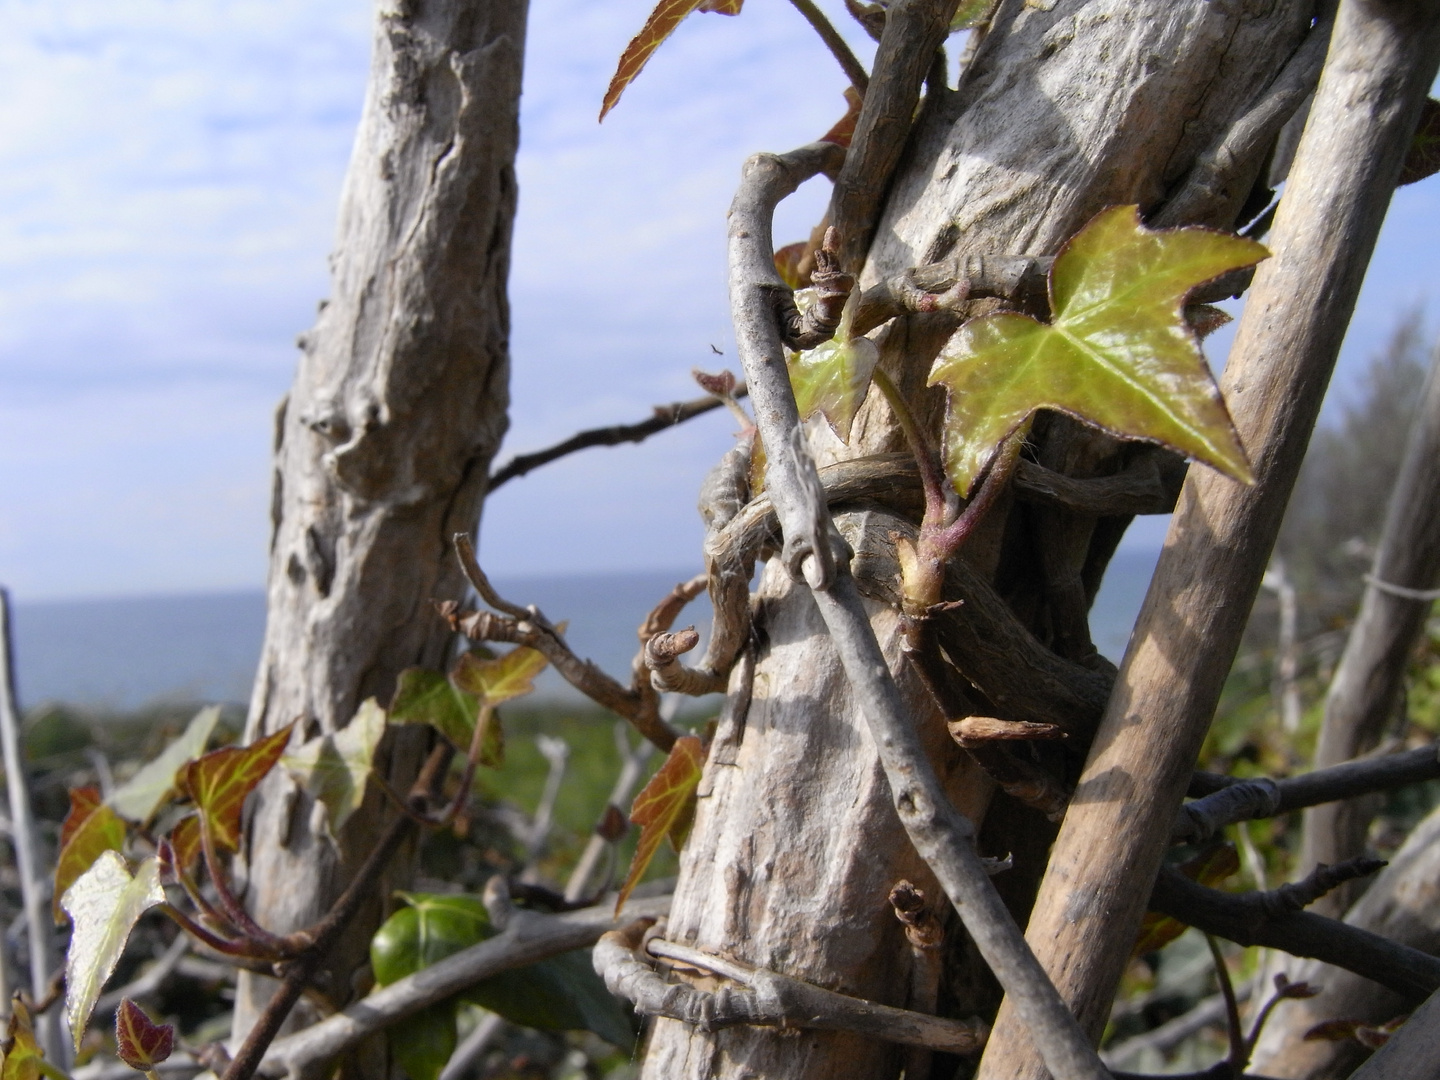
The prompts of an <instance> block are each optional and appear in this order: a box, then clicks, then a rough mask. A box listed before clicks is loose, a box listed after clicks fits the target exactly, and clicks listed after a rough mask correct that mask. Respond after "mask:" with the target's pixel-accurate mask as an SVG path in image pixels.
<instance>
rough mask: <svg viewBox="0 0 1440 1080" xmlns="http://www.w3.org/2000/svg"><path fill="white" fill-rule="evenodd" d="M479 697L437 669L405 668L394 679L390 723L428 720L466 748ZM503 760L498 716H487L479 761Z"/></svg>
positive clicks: (494, 762)
mask: <svg viewBox="0 0 1440 1080" xmlns="http://www.w3.org/2000/svg"><path fill="white" fill-rule="evenodd" d="M480 705H481V702H480V698H479V697H477V696H476V695H475V694H471V693H467V692H466V691H464V690H460V689H458V688H456V686H455V684H454V683H452V682H451V681H450V680H449V679H448V678H446V677H445V676H444V675H441V674H440V672H438V671H429V670H427V669H425V668H406V669H405V670H404V671H402V672H401V673H400V678H399V679H398V680H397V681H396V683H395V697H394V699H393V700H392V701H391V702H390V722H391V723H393V724H429V725H430V726H431V727H433V728H435V730H436V731H438V732H440V734H441V735H444V736H445V738H447V739H449V740H450V742H451V743H452V744H453V745H454V746H455V747H457V748H458V749H459V750H460V751H461V753H464V752H466V751H467V750H469V748H470V740H471V737H472V736H473V735H474V733H475V721H476V719H477V718H478V717H479V715H480ZM504 760H505V733H504V731H503V730H502V729H501V727H500V718H499V717H498V716H492V717H490V722H489V726H488V727H487V729H486V731H485V743H484V745H483V746H482V747H481V748H480V764H481V765H489V766H490V767H492V768H497V767H499V766H500V765H501V764H502V763H503V762H504Z"/></svg>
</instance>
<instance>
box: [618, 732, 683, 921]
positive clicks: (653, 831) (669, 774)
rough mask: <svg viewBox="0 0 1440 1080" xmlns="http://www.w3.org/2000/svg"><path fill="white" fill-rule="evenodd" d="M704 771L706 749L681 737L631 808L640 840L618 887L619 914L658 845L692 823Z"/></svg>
mask: <svg viewBox="0 0 1440 1080" xmlns="http://www.w3.org/2000/svg"><path fill="white" fill-rule="evenodd" d="M704 768H705V748H704V746H702V745H701V743H700V740H699V739H697V738H696V737H695V736H694V735H684V736H681V737H680V738H678V739H676V740H675V745H674V746H673V747H671V748H670V756H669V757H667V758H666V759H665V764H663V765H661V766H660V768H659V769H658V770H657V771H656V773H655V775H654V776H652V777H651V778H650V782H649V783H648V784H646V785H645V787H644V789H643V790H642V791H641V792H640V794H639V795H637V796H635V804H634V805H633V806H631V807H630V820H631V821H632V822H634V823H635V824H636V825H639V826H640V840H639V842H638V843H637V844H636V845H635V857H634V858H633V859H631V860H630V872H629V873H628V874H626V875H625V884H624V885H622V886H621V887H620V896H619V899H617V900H616V901H615V911H616V913H617V914H618V913H619V911H620V909H621V908H622V907H624V906H625V900H626V898H627V897H628V896H629V895H630V891H631V890H632V889H634V888H635V886H636V885H637V884H638V883H639V881H640V878H641V877H642V876H644V874H645V869H646V867H648V866H649V865H650V860H651V859H653V858H654V857H655V852H656V851H657V850H658V849H659V847H660V842H661V841H662V840H664V839H665V838H666V837H667V836H669V835H670V833H671V831H672V830H673V831H675V832H676V833H677V834H678V835H679V836H680V837H681V839H682V841H683V836H684V834H685V833H688V831H689V828H690V824H691V823H692V822H693V821H694V820H695V799H696V791H697V790H698V789H699V787H700V773H701V772H702V770H703V769H704Z"/></svg>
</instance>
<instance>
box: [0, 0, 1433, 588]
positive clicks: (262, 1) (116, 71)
mask: <svg viewBox="0 0 1440 1080" xmlns="http://www.w3.org/2000/svg"><path fill="white" fill-rule="evenodd" d="M829 6H831V7H834V8H837V9H838V7H839V5H838V4H836V3H830V4H829ZM646 10H647V0H612V2H609V3H604V4H594V3H582V2H579V0H532V15H531V36H530V41H529V49H528V54H527V61H526V63H527V71H526V80H525V95H524V100H523V113H522V121H521V122H522V139H523V150H522V154H521V160H520V163H519V171H520V182H521V204H520V217H519V221H518V224H517V236H516V253H515V264H514V279H513V283H512V296H513V303H514V342H513V349H514V354H515V370H516V374H515V382H514V400H513V407H512V427H511V432H510V436H509V438H508V440H507V444H506V454H508V453H510V452H515V451H520V450H526V449H534V448H536V447H538V446H542V445H545V444H547V443H549V442H551V441H554V440H556V439H559V438H563V437H564V436H565V435H568V434H570V433H571V432H572V431H574V430H576V429H579V428H583V427H588V426H593V425H597V424H605V423H614V422H619V421H626V420H631V419H638V418H640V417H641V416H643V415H645V414H646V413H647V412H648V410H649V406H650V405H652V404H654V403H658V402H664V401H670V400H675V399H677V398H684V397H690V396H693V394H694V387H693V384H692V383H691V382H690V380H689V374H688V373H689V370H690V368H691V367H693V366H697V365H699V366H714V365H715V364H716V363H718V362H719V361H718V359H717V358H716V357H715V356H714V355H713V353H712V352H711V346H712V345H714V346H716V347H718V348H721V349H723V350H724V351H725V352H726V354H727V357H726V359H727V360H728V361H730V362H733V356H734V352H733V348H732V347H731V343H730V334H729V328H728V319H727V316H726V311H725V303H724V267H723V243H724V213H725V207H726V205H727V204H728V202H729V199H730V195H731V193H732V191H733V187H734V182H735V179H736V175H737V170H738V166H739V163H740V162H741V161H742V160H743V158H744V157H745V156H746V155H747V154H749V153H751V152H753V151H755V150H761V149H786V148H789V147H791V146H794V145H797V144H799V143H801V142H805V141H807V140H809V139H810V138H813V137H814V136H815V135H816V134H818V133H819V132H821V131H824V130H825V129H826V128H827V127H828V126H829V125H830V123H831V122H832V121H833V120H834V119H835V118H836V117H837V116H838V114H839V112H840V111H841V109H842V102H841V96H840V93H841V89H842V86H843V82H842V79H841V77H840V76H839V74H838V72H837V71H836V70H835V69H834V65H833V62H832V61H831V60H830V59H829V57H828V55H827V54H825V53H824V52H823V50H822V49H821V47H820V46H819V45H818V43H817V42H816V41H815V40H814V38H813V35H812V33H811V31H810V30H809V28H808V27H807V26H806V25H805V24H804V23H803V22H802V21H801V20H800V18H799V16H798V15H796V13H795V12H794V10H793V9H792V8H791V7H790V6H789V5H788V4H786V3H784V2H783V0H751V2H750V4H749V5H748V6H747V8H746V10H745V13H744V14H743V15H742V16H741V17H739V18H737V19H726V18H721V17H717V16H709V15H703V16H696V17H693V18H692V19H690V20H689V21H687V23H686V24H684V25H683V26H682V27H681V29H680V31H679V32H678V34H677V35H676V37H675V39H673V40H672V41H671V42H669V43H667V44H666V46H665V47H664V48H663V49H661V50H660V52H659V53H658V54H657V56H656V57H655V59H654V60H653V61H652V62H651V64H650V65H649V67H648V68H647V69H646V70H645V72H644V74H643V75H642V76H641V78H640V79H639V80H638V82H637V83H636V84H635V85H634V86H633V87H632V88H631V89H630V90H629V91H628V92H627V94H626V97H625V99H624V101H622V103H621V104H620V106H619V107H618V108H617V109H616V111H615V112H613V113H612V114H611V115H610V117H608V118H607V120H606V122H605V124H604V125H603V126H600V125H597V124H596V123H595V114H596V112H597V111H598V104H599V101H600V97H601V94H602V93H603V91H604V87H605V84H606V82H607V80H608V78H609V75H610V72H611V70H612V69H613V65H614V62H615V58H616V57H617V56H618V54H619V52H620V50H621V49H622V48H623V47H624V44H625V42H626V41H627V40H628V39H629V37H630V36H631V35H632V34H633V33H634V32H635V30H636V29H637V28H638V27H639V26H640V24H641V23H642V22H643V20H644V17H645V14H646ZM370 17H371V10H370V4H369V3H368V0H199V2H197V0H0V583H3V584H6V585H8V586H10V587H11V588H12V589H13V590H14V591H15V593H16V594H17V595H18V596H19V597H20V598H21V599H24V600H36V599H42V598H51V597H82V596H99V595H123V594H137V593H152V592H185V591H196V590H215V589H237V588H252V587H258V586H259V585H260V584H261V583H262V582H263V580H264V574H265V544H266V530H267V512H266V507H267V503H268V469H267V458H268V440H269V432H270V423H271V421H270V416H271V412H272V410H273V407H274V405H275V402H276V401H277V400H278V398H279V397H280V395H281V394H282V393H283V392H284V390H285V388H286V386H287V385H288V383H289V381H290V377H291V374H292V372H293V368H294V359H295V353H294V348H293V340H294V338H295V335H296V334H297V333H299V332H300V331H302V330H304V329H305V328H306V327H307V326H308V325H309V324H310V322H311V320H312V317H313V313H314V309H315V303H316V302H317V301H318V300H320V299H321V298H322V297H323V296H324V295H325V293H326V288H327V283H326V277H325V255H326V254H327V252H328V249H329V244H330V240H331V236H332V232H333V227H334V218H335V206H336V200H337V198H338V193H339V187H340V182H341V179H342V177H343V174H344V169H345V164H346V160H347V158H348V154H349V148H350V142H351V138H352V135H353V132H354V129H355V124H356V121H357V119H358V115H359V108H360V102H361V97H362V94H363V90H364V83H365V75H366V68H367V63H368V54H369V29H370ZM824 194H825V193H824V191H823V190H821V188H820V187H819V186H812V187H811V189H810V190H808V191H802V192H801V194H800V195H799V196H797V197H796V199H794V200H791V202H790V203H789V204H787V205H786V206H785V207H782V213H781V220H780V224H779V226H778V227H777V239H780V240H782V241H784V240H790V239H799V238H801V237H802V236H803V235H804V233H805V231H806V230H807V229H808V226H809V224H810V223H811V222H812V221H813V220H814V219H815V218H816V217H817V216H818V213H819V208H820V206H821V205H822V203H823V199H824ZM561 258H563V259H564V260H565V263H566V267H567V269H566V271H565V277H566V279H567V281H574V280H577V279H578V280H580V281H583V282H584V283H585V287H584V288H583V289H582V290H580V295H579V297H578V298H577V297H576V294H575V292H574V291H573V290H571V289H569V288H567V289H566V303H565V305H564V307H563V308H562V307H557V306H556V302H555V296H554V290H553V283H554V280H555V275H556V270H555V267H556V262H557V260H559V259H561ZM1419 302H1424V303H1428V305H1429V307H1430V309H1431V311H1432V312H1440V183H1437V180H1434V179H1432V180H1430V181H1426V182H1424V183H1422V184H1419V185H1415V186H1414V187H1412V188H1408V189H1405V190H1404V191H1402V192H1401V193H1400V194H1399V195H1398V196H1397V199H1396V203H1395V205H1394V208H1393V209H1392V212H1391V220H1390V222H1389V224H1388V225H1387V228H1386V232H1385V235H1384V237H1383V239H1382V244H1381V251H1380V253H1379V255H1378V256H1377V260H1376V263H1375V265H1374V266H1373V267H1372V271H1371V275H1370V279H1369V281H1368V282H1367V286H1366V293H1365V296H1364V298H1363V299H1362V303H1361V310H1360V312H1359V315H1358V316H1357V319H1356V321H1355V325H1354V327H1353V328H1352V332H1351V335H1350V339H1349V340H1348V341H1347V343H1346V350H1345V356H1344V359H1343V360H1342V365H1343V366H1342V378H1341V381H1340V385H1339V392H1341V393H1343V392H1344V388H1345V386H1346V384H1347V381H1348V380H1349V379H1350V378H1351V377H1353V373H1354V371H1355V370H1356V369H1357V368H1358V367H1359V366H1360V364H1361V362H1362V361H1363V358H1364V357H1365V356H1366V355H1367V353H1369V352H1370V351H1373V350H1374V349H1376V348H1378V347H1379V346H1380V345H1381V344H1382V343H1383V340H1384V338H1385V336H1386V334H1387V333H1388V330H1389V328H1390V327H1391V326H1392V325H1393V323H1394V322H1395V320H1396V318H1397V317H1398V315H1399V314H1400V313H1401V312H1403V311H1404V310H1406V309H1408V308H1409V307H1411V306H1413V305H1414V304H1416V303H1419ZM1432 322H1433V320H1432ZM732 426H733V425H732V423H731V421H729V420H728V419H727V418H725V417H723V416H719V415H716V416H712V417H709V418H707V419H705V420H702V421H698V422H696V423H694V424H692V425H691V426H690V427H688V428H686V429H682V430H680V431H677V432H672V433H669V434H667V435H664V436H661V437H659V438H657V439H655V440H652V441H651V442H650V443H649V444H647V445H646V446H644V447H641V448H624V449H614V450H599V451H592V452H590V453H589V454H587V455H582V456H579V457H576V458H572V459H570V460H569V461H567V462H564V463H561V464H557V465H554V466H551V467H549V468H548V469H546V470H544V471H542V472H540V473H536V474H534V475H533V476H532V477H530V478H526V479H524V480H521V481H517V482H515V483H513V484H512V485H510V486H508V487H507V488H506V489H504V490H503V491H501V492H500V493H499V494H497V496H496V497H495V499H494V500H493V501H492V502H491V504H490V506H489V508H488V509H487V513H486V522H485V526H484V533H483V541H482V545H483V551H484V557H485V559H486V562H487V564H488V565H489V566H490V567H491V568H492V569H493V570H494V571H496V572H498V573H502V574H518V573H526V574H529V573H543V572H547V571H556V572H559V571H576V570H606V569H642V568H645V569H648V568H666V569H669V568H684V567H688V566H691V565H698V544H699V537H700V530H699V524H698V519H697V518H696V515H695V513H694V510H693V504H694V493H695V489H696V485H697V484H698V482H699V479H700V477H701V475H702V474H703V472H704V470H705V469H706V468H707V467H708V465H709V464H710V463H711V462H712V461H714V460H715V458H717V457H718V456H719V454H720V453H722V452H723V450H724V449H725V448H726V446H727V445H728V440H729V433H730V431H731V429H732ZM502 456H505V455H502ZM1155 538H1156V530H1155V529H1154V528H1152V529H1151V530H1149V532H1148V533H1146V534H1145V536H1142V537H1139V538H1137V542H1142V543H1143V542H1154V540H1155Z"/></svg>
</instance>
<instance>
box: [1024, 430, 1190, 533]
mask: <svg viewBox="0 0 1440 1080" xmlns="http://www.w3.org/2000/svg"><path fill="white" fill-rule="evenodd" d="M1185 471H1186V469H1185V462H1184V461H1183V460H1181V459H1180V458H1179V457H1178V456H1177V455H1175V454H1173V453H1171V452H1170V451H1168V450H1162V449H1160V448H1159V447H1156V448H1154V449H1153V450H1151V451H1150V452H1148V453H1144V454H1141V455H1140V456H1139V457H1138V458H1136V459H1135V460H1134V461H1132V462H1131V463H1130V464H1129V465H1127V466H1126V467H1125V468H1124V469H1123V470H1122V471H1120V472H1118V473H1116V474H1114V475H1113V476H1097V477H1093V478H1089V479H1084V480H1077V479H1076V478H1074V477H1071V476H1065V475H1064V474H1062V473H1057V472H1053V471H1052V470H1050V469H1047V468H1045V467H1044V466H1043V465H1037V464H1036V463H1035V462H1033V461H1027V460H1026V459H1024V458H1021V459H1020V461H1019V462H1018V464H1017V465H1016V467H1015V476H1014V478H1013V479H1012V480H1011V481H1010V487H1011V490H1012V491H1014V492H1015V497H1016V498H1017V499H1019V500H1020V501H1021V502H1029V503H1039V504H1041V505H1044V506H1058V507H1061V508H1063V509H1066V510H1072V511H1074V512H1075V513H1077V514H1085V515H1087V516H1090V517H1128V516H1130V515H1132V514H1168V513H1170V512H1171V511H1172V510H1174V509H1175V500H1176V499H1177V498H1178V497H1179V495H1180V484H1181V483H1182V482H1183V481H1184V479H1185Z"/></svg>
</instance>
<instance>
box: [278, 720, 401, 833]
mask: <svg viewBox="0 0 1440 1080" xmlns="http://www.w3.org/2000/svg"><path fill="white" fill-rule="evenodd" d="M384 735H385V710H384V709H382V708H380V705H379V703H378V702H377V701H376V700H375V699H374V698H367V699H366V700H365V701H364V703H362V704H361V706H360V708H359V709H357V710H356V711H355V716H354V718H353V719H352V720H351V721H350V723H348V724H346V725H345V726H344V727H343V728H341V729H340V730H339V731H337V732H335V733H334V734H325V735H320V736H317V737H316V738H314V739H311V740H310V741H309V742H307V743H304V744H302V745H301V746H300V748H299V749H298V750H296V751H295V752H294V753H292V754H286V755H285V756H284V757H282V758H281V759H280V760H281V762H282V763H283V764H284V765H285V768H286V769H287V770H289V772H290V775H291V776H293V777H294V778H295V782H296V783H298V784H300V785H301V786H302V787H303V788H304V789H305V790H306V791H308V792H309V793H310V794H311V795H313V796H314V797H315V798H317V799H319V800H320V801H321V802H323V803H324V804H325V813H326V817H327V819H328V820H329V823H330V835H332V836H339V835H340V829H341V828H342V827H343V826H344V824H345V822H346V821H347V820H348V819H349V817H350V815H351V814H353V813H354V812H355V811H356V810H358V809H359V808H360V804H361V803H362V802H363V801H364V799H365V783H366V781H367V780H368V779H369V778H370V764H371V762H372V761H374V760H375V748H376V747H377V746H379V745H380V740H381V738H382V737H384Z"/></svg>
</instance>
